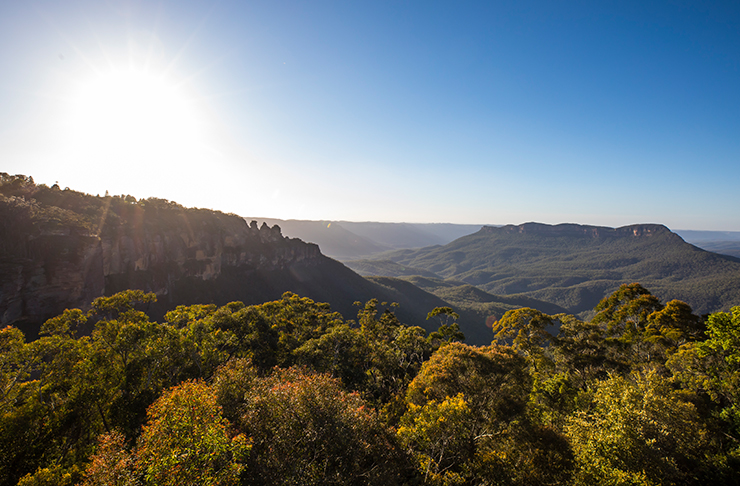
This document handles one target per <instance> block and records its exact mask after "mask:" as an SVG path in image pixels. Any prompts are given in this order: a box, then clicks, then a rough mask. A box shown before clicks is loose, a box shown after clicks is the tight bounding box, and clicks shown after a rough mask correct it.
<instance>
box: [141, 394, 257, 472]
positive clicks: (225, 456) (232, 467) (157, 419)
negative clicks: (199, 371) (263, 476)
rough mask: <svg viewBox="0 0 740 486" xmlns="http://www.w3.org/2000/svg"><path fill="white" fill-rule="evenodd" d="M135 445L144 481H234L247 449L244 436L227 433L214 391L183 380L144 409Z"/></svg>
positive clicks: (225, 422)
mask: <svg viewBox="0 0 740 486" xmlns="http://www.w3.org/2000/svg"><path fill="white" fill-rule="evenodd" d="M147 416H148V421H147V424H146V425H145V426H144V428H143V429H142V433H141V438H140V439H139V445H138V449H137V456H138V461H139V463H140V466H139V467H140V468H141V470H142V472H143V474H144V479H145V484H152V485H158V486H159V485H162V486H167V485H172V486H180V485H193V486H195V485H207V486H216V485H219V486H226V485H232V484H237V481H238V478H239V474H240V473H241V470H242V468H243V463H244V461H245V460H246V458H247V456H248V455H249V450H250V448H251V446H250V444H249V441H248V439H247V438H246V437H245V436H244V435H236V436H234V437H230V436H229V434H228V428H229V423H228V421H227V420H226V419H224V418H223V417H222V415H221V408H220V407H219V406H218V404H217V403H216V393H215V392H214V390H213V389H211V388H210V387H208V386H207V385H205V384H204V383H202V382H197V381H187V382H184V383H182V384H180V385H178V386H177V387H175V388H172V389H170V390H168V391H166V392H164V393H163V394H162V396H161V397H160V398H159V399H158V400H157V401H156V402H154V404H152V406H151V407H149V410H148V411H147Z"/></svg>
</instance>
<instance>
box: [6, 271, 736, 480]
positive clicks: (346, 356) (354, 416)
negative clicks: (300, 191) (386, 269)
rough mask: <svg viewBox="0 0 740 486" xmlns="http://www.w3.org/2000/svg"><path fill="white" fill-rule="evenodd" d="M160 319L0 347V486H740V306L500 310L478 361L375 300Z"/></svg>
mask: <svg viewBox="0 0 740 486" xmlns="http://www.w3.org/2000/svg"><path fill="white" fill-rule="evenodd" d="M153 299H155V296H154V295H153V294H146V293H144V292H142V291H126V292H122V293H119V294H116V295H113V296H111V297H101V298H99V299H97V300H95V301H94V302H93V303H92V307H91V309H90V311H89V312H87V313H85V312H82V311H81V310H79V309H70V310H67V311H65V312H64V313H63V314H62V315H59V316H57V317H55V318H53V319H50V320H49V321H47V322H46V323H45V324H44V326H43V328H42V332H41V337H40V338H39V339H37V340H35V341H32V342H26V341H25V339H24V336H23V334H22V333H21V332H20V331H19V330H18V329H15V328H13V327H6V328H5V329H2V330H0V478H1V479H0V484H2V485H15V484H20V485H24V486H28V485H47V484H55V485H65V484H84V485H103V484H105V485H109V484H116V485H148V484H151V485H169V484H172V485H188V484H193V485H195V484H197V485H201V484H202V485H231V484H233V485H236V484H245V485H253V484H254V485H257V484H260V485H272V484H285V485H289V484H291V485H297V484H302V485H305V484H308V485H310V484H322V485H323V484H384V485H385V484H387V485H393V484H409V485H412V484H413V485H420V484H424V485H453V484H466V485H473V484H476V485H479V484H507V485H531V484H574V485H594V484H738V483H740V442H738V440H740V407H739V406H738V404H739V403H740V402H739V399H740V383H739V382H738V376H740V369H739V368H740V307H735V308H733V309H732V312H731V313H722V312H720V313H715V314H712V315H710V316H708V317H707V318H706V319H701V318H699V317H697V316H696V315H694V314H693V313H692V310H691V308H690V307H689V306H688V305H686V304H685V303H683V302H680V301H677V300H673V301H670V302H668V303H666V304H663V303H661V302H660V301H659V300H658V299H657V298H656V297H655V296H653V295H651V294H650V292H648V291H647V290H646V289H644V288H643V287H642V286H640V285H638V284H630V285H622V286H621V287H620V288H619V290H617V291H616V292H615V293H614V294H612V295H611V296H609V297H607V298H605V299H603V300H602V301H601V302H600V303H599V305H598V306H597V307H596V309H595V317H594V318H593V319H592V320H590V321H581V320H579V319H578V318H576V317H574V316H572V315H567V314H556V315H548V314H544V313H542V312H540V311H537V310H534V309H531V308H522V309H513V310H510V311H508V312H506V313H505V314H504V315H503V317H502V318H501V319H499V320H498V321H497V322H495V323H494V324H493V334H492V336H491V338H492V339H493V340H494V342H493V343H492V344H491V345H490V346H483V347H474V346H468V345H465V344H463V343H461V342H460V340H461V339H463V336H462V335H461V333H460V332H459V328H458V327H457V323H456V319H457V318H458V316H457V314H456V313H455V312H454V311H453V310H452V309H450V308H436V309H434V310H433V311H432V312H430V315H429V317H430V319H432V320H436V321H438V330H437V331H436V332H434V333H430V334H429V335H427V333H425V332H424V330H423V329H421V328H419V327H409V326H405V325H403V324H402V323H401V322H399V320H398V319H397V318H396V315H395V314H394V308H395V307H394V306H393V305H386V304H384V303H379V302H377V301H376V300H371V301H369V302H367V303H365V304H364V305H362V304H359V303H358V305H359V306H358V315H357V320H356V321H346V320H344V319H343V318H342V316H341V315H339V314H337V313H334V312H332V311H331V309H330V308H329V306H328V305H327V304H321V303H317V302H314V301H312V300H310V299H307V298H302V297H299V296H297V295H295V294H291V293H286V294H285V295H284V296H283V297H282V299H280V300H277V301H273V302H267V303H264V304H261V305H252V306H246V305H244V304H241V303H239V302H233V303H230V304H228V305H225V306H222V307H217V306H215V305H192V306H180V307H178V308H177V309H175V310H173V311H171V312H169V313H168V314H167V315H166V318H165V319H164V320H163V321H162V322H155V321H152V320H151V319H150V317H149V316H148V315H147V314H146V313H144V312H143V311H142V310H141V309H142V308H144V307H145V306H146V305H147V303H149V302H151V301H152V300H153ZM554 328H558V329H559V331H558V334H557V335H553V334H551V333H549V332H548V330H550V329H554Z"/></svg>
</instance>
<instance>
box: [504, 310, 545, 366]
mask: <svg viewBox="0 0 740 486" xmlns="http://www.w3.org/2000/svg"><path fill="white" fill-rule="evenodd" d="M552 325H553V321H552V317H550V316H548V315H547V314H543V313H542V312H540V311H538V310H536V309H530V308H529V307H523V308H521V309H512V310H509V311H506V313H505V314H504V315H503V316H502V317H501V319H499V320H498V321H496V322H495V323H494V324H493V333H494V339H496V340H497V341H498V342H499V343H500V344H511V345H512V346H513V348H514V349H515V350H517V351H518V352H520V353H521V354H522V355H523V356H524V357H525V358H526V359H527V361H528V362H529V363H530V366H531V367H532V369H533V370H534V371H535V372H537V371H538V368H539V369H541V368H543V367H549V366H550V362H549V360H548V359H547V358H546V356H545V351H544V348H545V347H546V346H547V345H549V343H550V341H551V340H552V335H551V334H550V333H549V332H548V331H547V329H548V328H550V327H552Z"/></svg>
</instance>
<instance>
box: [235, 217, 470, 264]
mask: <svg viewBox="0 0 740 486" xmlns="http://www.w3.org/2000/svg"><path fill="white" fill-rule="evenodd" d="M245 219H247V220H248V221H249V220H252V219H254V220H256V221H257V222H258V223H260V224H261V223H262V222H266V223H267V224H268V225H270V226H274V225H276V224H277V225H279V226H280V228H281V229H282V232H283V234H285V235H287V236H290V237H291V238H300V239H302V240H303V241H307V242H310V243H316V244H317V245H319V247H320V248H321V252H322V253H324V254H325V255H328V256H330V257H332V258H336V259H339V260H342V261H351V260H355V259H359V258H367V257H370V256H373V255H377V254H379V253H382V252H384V251H387V250H394V249H399V248H423V247H426V246H432V245H444V244H447V243H449V242H451V241H453V240H455V239H457V238H459V237H461V236H465V235H469V234H471V233H474V232H476V231H478V230H479V229H480V228H481V225H470V224H448V223H433V224H424V223H373V222H359V223H358V222H350V221H305V220H295V219H289V220H282V219H275V218H245Z"/></svg>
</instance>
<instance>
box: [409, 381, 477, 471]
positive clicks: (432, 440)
mask: <svg viewBox="0 0 740 486" xmlns="http://www.w3.org/2000/svg"><path fill="white" fill-rule="evenodd" d="M472 422H473V417H472V412H471V410H470V407H468V404H467V403H466V402H465V398H464V396H463V394H462V393H458V394H457V395H456V396H454V397H448V398H445V399H444V400H443V401H442V402H441V403H437V402H436V401H435V400H432V401H430V402H428V403H426V404H424V405H423V406H420V405H414V404H413V403H411V404H409V410H408V412H407V413H406V414H405V415H404V416H403V419H402V421H401V426H400V427H399V428H398V437H399V439H400V440H401V443H402V444H403V446H404V447H406V448H407V449H409V450H410V452H411V454H412V455H413V457H414V459H415V461H416V467H417V468H418V470H419V471H420V472H421V473H422V474H423V477H424V483H425V484H434V485H452V484H464V482H465V478H464V476H463V474H462V472H463V471H462V469H463V466H464V465H465V463H466V462H467V461H468V460H469V459H470V457H469V455H470V452H471V447H470V445H471V442H472V441H474V440H475V438H473V437H470V427H469V426H470V423H472Z"/></svg>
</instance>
